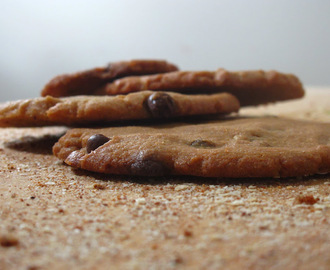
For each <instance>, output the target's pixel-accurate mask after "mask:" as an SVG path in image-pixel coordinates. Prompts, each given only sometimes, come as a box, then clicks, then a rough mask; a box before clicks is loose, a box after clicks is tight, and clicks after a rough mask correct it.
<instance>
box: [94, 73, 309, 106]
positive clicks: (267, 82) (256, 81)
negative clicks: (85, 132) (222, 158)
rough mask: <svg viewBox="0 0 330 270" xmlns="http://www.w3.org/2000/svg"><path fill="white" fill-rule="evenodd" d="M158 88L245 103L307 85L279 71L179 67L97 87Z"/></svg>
mask: <svg viewBox="0 0 330 270" xmlns="http://www.w3.org/2000/svg"><path fill="white" fill-rule="evenodd" d="M142 90H154V91H174V92H181V93H204V94H205V93H210V92H228V93H231V94H233V95H234V96H236V97H237V98H238V99H239V101H240V103H241V106H251V105H259V104H265V103H270V102H275V101H281V100H288V99H295V98H300V97H302V96H303V95H304V89H303V87H302V84H301V82H300V81H299V79H298V78H297V77H296V76H294V75H292V74H283V73H279V72H277V71H267V72H266V71H262V70H258V71H239V72H230V71H227V70H225V69H218V70H217V71H215V72H211V71H176V72H170V73H165V74H157V75H149V76H140V77H136V76H132V77H126V78H122V79H118V80H115V81H113V82H112V83H108V84H106V85H105V86H104V87H102V88H100V89H98V90H97V92H96V93H97V94H100V95H116V94H126V93H130V92H136V91H142Z"/></svg>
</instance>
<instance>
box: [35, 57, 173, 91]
mask: <svg viewBox="0 0 330 270" xmlns="http://www.w3.org/2000/svg"><path fill="white" fill-rule="evenodd" d="M176 70H178V68H177V67H176V66H175V65H174V64H171V63H168V62H166V61H162V60H131V61H121V62H114V63H110V64H109V65H108V66H106V67H99V68H94V69H90V70H86V71H82V72H78V73H73V74H64V75H60V76H57V77H55V78H54V79H52V80H51V81H50V82H49V83H47V84H46V86H45V87H44V89H43V90H42V91H41V95H42V96H48V95H49V96H53V97H66V96H74V95H92V94H93V91H94V90H95V89H97V88H99V87H101V86H102V85H104V84H105V83H107V82H111V81H113V80H114V79H118V78H122V77H125V76H134V75H146V74H156V73H164V72H171V71H176Z"/></svg>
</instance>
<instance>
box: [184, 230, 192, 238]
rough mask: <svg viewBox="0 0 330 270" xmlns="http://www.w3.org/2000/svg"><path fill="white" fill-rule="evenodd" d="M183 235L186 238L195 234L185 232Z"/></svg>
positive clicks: (188, 231)
mask: <svg viewBox="0 0 330 270" xmlns="http://www.w3.org/2000/svg"><path fill="white" fill-rule="evenodd" d="M183 235H184V236H185V237H192V236H193V233H192V231H190V230H184V232H183Z"/></svg>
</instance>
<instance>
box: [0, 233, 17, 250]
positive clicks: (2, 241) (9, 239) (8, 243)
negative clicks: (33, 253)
mask: <svg viewBox="0 0 330 270" xmlns="http://www.w3.org/2000/svg"><path fill="white" fill-rule="evenodd" d="M18 244H19V241H18V239H17V238H15V237H14V236H12V235H2V236H0V246H2V247H14V246H18Z"/></svg>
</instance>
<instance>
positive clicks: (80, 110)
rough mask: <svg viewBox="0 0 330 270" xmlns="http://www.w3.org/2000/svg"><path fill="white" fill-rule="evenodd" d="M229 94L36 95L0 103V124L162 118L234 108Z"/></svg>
mask: <svg viewBox="0 0 330 270" xmlns="http://www.w3.org/2000/svg"><path fill="white" fill-rule="evenodd" d="M238 109H239V102H238V100H237V99H236V98H235V97H234V96H233V95H230V94H227V93H221V94H213V95H194V96H192V95H183V94H179V93H172V92H153V91H141V92H137V93H131V94H129V95H117V96H73V97H65V98H54V97H50V96H47V97H40V98H35V99H30V100H18V101H13V102H7V103H4V104H1V105H0V127H6V126H7V127H8V126H18V127H26V126H45V125H87V124H105V123H108V122H113V121H119V120H135V119H153V118H158V119H164V118H173V117H179V116H189V115H204V114H228V113H231V112H237V111H238Z"/></svg>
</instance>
